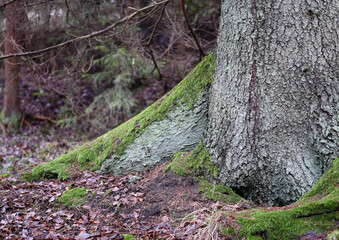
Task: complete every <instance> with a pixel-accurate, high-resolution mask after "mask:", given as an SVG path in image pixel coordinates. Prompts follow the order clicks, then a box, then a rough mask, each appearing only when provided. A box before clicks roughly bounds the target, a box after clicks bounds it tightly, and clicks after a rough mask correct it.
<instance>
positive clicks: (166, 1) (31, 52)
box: [0, 0, 171, 59]
mask: <svg viewBox="0 0 339 240" xmlns="http://www.w3.org/2000/svg"><path fill="white" fill-rule="evenodd" d="M169 1H171V0H163V1H160V2H153V3H152V4H150V5H148V6H146V7H143V8H140V9H136V10H135V12H134V13H132V14H130V15H128V16H126V17H124V18H123V19H120V20H119V21H117V22H115V23H113V24H111V25H110V26H108V27H106V28H104V29H102V30H99V31H96V32H93V33H91V34H87V35H83V36H80V37H76V38H73V39H70V40H68V41H65V42H63V43H60V44H57V45H53V46H50V47H47V48H43V49H40V50H36V51H30V52H23V53H13V54H8V55H3V56H0V59H6V58H10V57H24V56H32V55H37V54H41V53H44V52H48V51H51V50H54V49H57V48H60V47H64V46H66V45H69V44H71V43H75V42H79V41H82V40H85V39H89V38H93V37H96V36H99V35H102V34H104V33H106V32H108V31H110V30H112V29H114V28H115V27H117V26H119V25H120V24H122V23H125V22H128V21H129V20H131V19H132V18H134V17H135V16H137V15H138V14H139V13H141V12H144V11H146V10H148V9H151V8H154V7H157V6H159V5H162V4H167V3H168V2H169Z"/></svg>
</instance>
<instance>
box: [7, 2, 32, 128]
mask: <svg viewBox="0 0 339 240" xmlns="http://www.w3.org/2000/svg"><path fill="white" fill-rule="evenodd" d="M4 13H5V17H6V24H5V26H6V30H5V40H4V41H5V54H6V55H7V54H13V53H17V52H19V51H21V49H20V48H21V44H22V43H23V40H24V39H23V37H24V36H23V33H24V27H23V26H24V25H25V23H26V22H27V16H26V9H25V6H24V3H23V1H15V2H12V3H10V4H8V5H7V6H6V7H5V12H4ZM19 74H20V65H19V58H17V57H12V58H9V59H7V60H6V61H5V96H4V100H5V101H4V107H3V110H2V112H1V120H2V122H3V123H4V124H6V125H8V127H9V128H16V127H18V126H19V123H20V119H21V110H20V100H19V81H20V76H19Z"/></svg>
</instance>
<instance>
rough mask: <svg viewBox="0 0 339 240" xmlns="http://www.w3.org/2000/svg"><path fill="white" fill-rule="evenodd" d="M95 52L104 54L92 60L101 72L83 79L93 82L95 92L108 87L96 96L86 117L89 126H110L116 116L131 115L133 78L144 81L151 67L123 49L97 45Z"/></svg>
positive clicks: (143, 60)
mask: <svg viewBox="0 0 339 240" xmlns="http://www.w3.org/2000/svg"><path fill="white" fill-rule="evenodd" d="M94 49H95V50H98V51H100V52H102V53H103V54H104V56H103V57H101V58H99V59H96V60H94V61H93V66H97V67H99V68H101V69H102V71H100V72H96V73H93V74H85V75H84V76H85V77H86V78H88V79H89V80H91V81H93V85H94V87H95V89H96V90H98V89H99V86H102V85H106V86H108V87H109V88H108V89H106V90H105V91H104V92H102V93H100V94H99V95H98V96H96V97H95V99H94V101H93V102H92V103H91V105H90V106H88V107H87V109H86V110H85V113H86V114H87V115H89V119H90V123H91V125H92V126H95V127H98V126H101V125H102V126H108V127H112V123H114V121H112V119H116V114H118V113H119V114H120V115H123V116H126V117H127V116H129V115H130V113H131V110H132V108H133V107H134V106H135V104H136V103H137V101H136V99H135V98H134V97H133V94H132V92H131V90H130V88H131V85H132V84H133V82H134V79H135V78H140V79H144V78H146V75H147V74H149V73H150V72H151V71H152V67H151V66H152V64H151V63H150V62H148V61H147V60H146V59H145V58H142V57H141V56H140V55H139V54H137V53H133V52H130V51H128V50H126V48H118V49H115V48H113V49H111V48H108V47H107V46H105V45H99V46H95V47H94ZM115 123H117V121H116V122H115Z"/></svg>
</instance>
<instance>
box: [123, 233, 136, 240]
mask: <svg viewBox="0 0 339 240" xmlns="http://www.w3.org/2000/svg"><path fill="white" fill-rule="evenodd" d="M122 236H123V237H124V240H134V239H135V237H134V236H133V235H130V234H122Z"/></svg>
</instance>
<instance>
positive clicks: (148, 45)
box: [147, 2, 169, 80]
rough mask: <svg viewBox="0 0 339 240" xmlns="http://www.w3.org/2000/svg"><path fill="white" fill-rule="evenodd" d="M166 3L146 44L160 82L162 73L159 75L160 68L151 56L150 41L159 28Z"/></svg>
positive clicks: (152, 55)
mask: <svg viewBox="0 0 339 240" xmlns="http://www.w3.org/2000/svg"><path fill="white" fill-rule="evenodd" d="M168 3H169V2H166V3H165V4H164V5H163V7H162V10H161V14H160V16H159V18H158V20H157V22H156V23H155V25H154V28H153V31H152V33H151V36H150V38H149V40H148V42H147V47H148V48H149V50H150V54H151V58H152V61H153V64H154V67H155V68H156V69H157V71H158V73H159V79H160V80H161V79H162V77H163V75H162V73H161V71H160V68H159V66H158V64H157V61H156V60H155V57H154V54H153V49H152V47H151V43H152V41H153V38H154V35H155V32H156V31H157V28H158V26H159V24H160V21H161V19H162V17H163V16H164V12H165V8H166V6H167V4H168Z"/></svg>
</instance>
